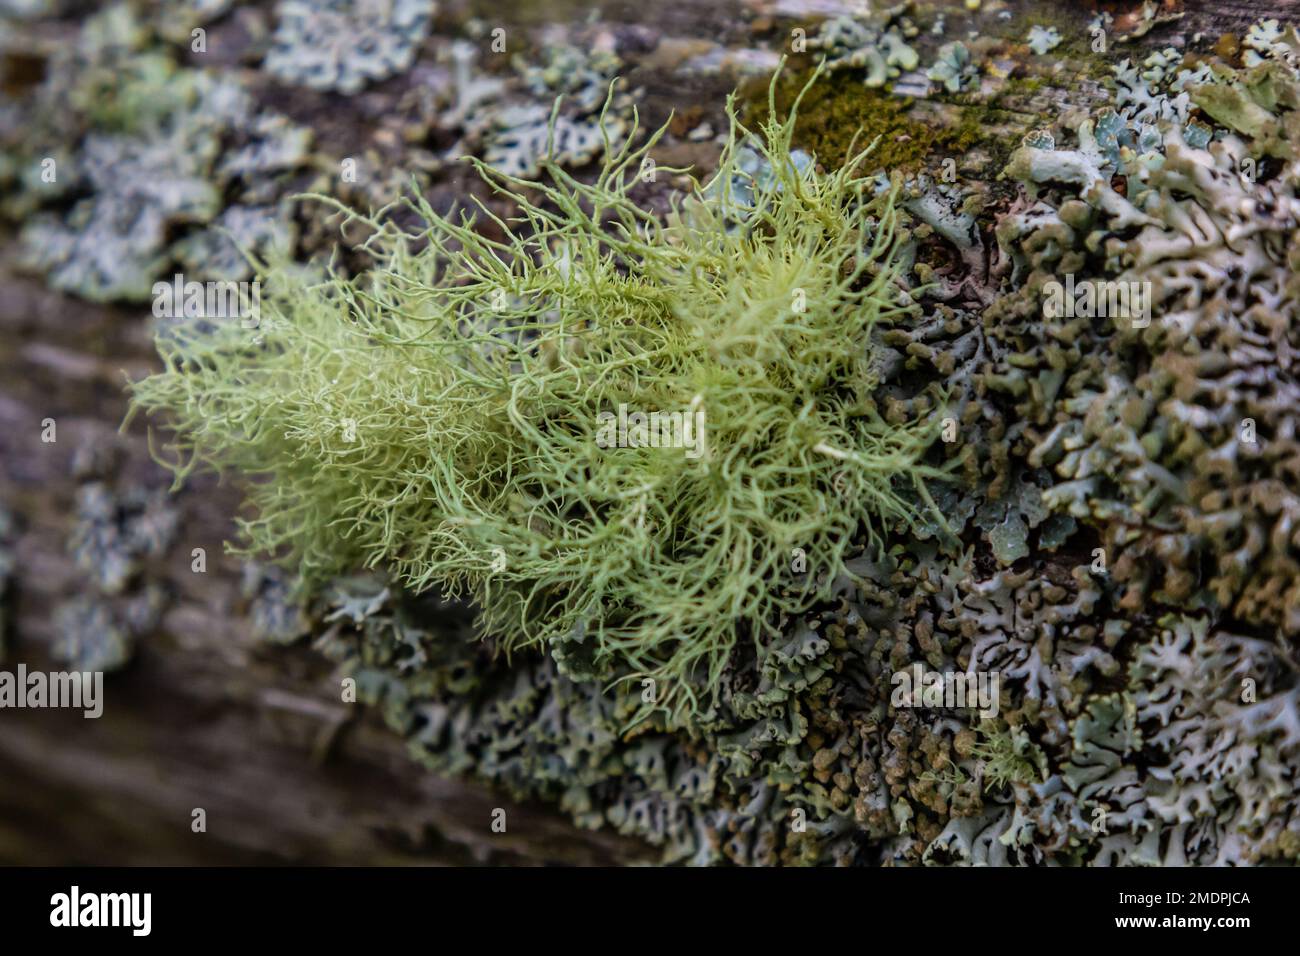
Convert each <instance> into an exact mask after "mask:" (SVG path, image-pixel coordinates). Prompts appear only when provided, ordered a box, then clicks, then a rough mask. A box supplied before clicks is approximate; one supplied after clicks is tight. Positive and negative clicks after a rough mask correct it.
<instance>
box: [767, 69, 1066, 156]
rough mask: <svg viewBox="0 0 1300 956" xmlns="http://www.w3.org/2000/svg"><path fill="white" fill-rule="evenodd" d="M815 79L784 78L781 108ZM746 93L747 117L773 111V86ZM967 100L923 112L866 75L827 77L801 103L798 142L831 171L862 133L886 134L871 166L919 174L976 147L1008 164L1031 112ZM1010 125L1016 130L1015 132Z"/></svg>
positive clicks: (1025, 89)
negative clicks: (769, 95) (769, 94)
mask: <svg viewBox="0 0 1300 956" xmlns="http://www.w3.org/2000/svg"><path fill="white" fill-rule="evenodd" d="M808 70H809V71H811V67H808ZM807 77H808V73H802V74H800V73H793V74H791V75H788V76H783V77H782V78H781V79H780V81H779V82H778V84H777V96H776V103H777V108H778V109H781V110H785V109H788V108H789V106H790V104H791V103H792V102H793V100H794V98H795V97H796V96H797V95H798V94H799V92H800V90H801V89H802V88H803V85H804V84H805V83H806V82H807ZM1042 85H1043V84H1042V81H1041V80H1038V79H1033V78H1026V79H1015V80H1012V81H1009V83H1008V88H1007V93H1016V94H1032V93H1033V92H1035V91H1037V90H1038V89H1040V88H1041V87H1042ZM741 98H742V102H744V104H745V106H744V114H743V115H744V116H745V117H748V118H750V119H754V118H756V117H761V116H762V115H763V114H764V112H765V111H766V109H767V99H766V88H765V87H760V85H758V84H755V85H754V86H751V87H747V88H745V89H744V90H743V91H742V93H741ZM960 100H961V102H949V103H943V104H937V108H936V109H934V110H932V111H931V110H926V111H922V110H921V109H920V108H919V107H918V105H917V103H916V101H914V100H912V99H911V98H909V97H901V96H895V95H892V94H890V93H889V92H887V91H886V90H883V89H870V88H868V87H865V86H863V84H862V81H861V77H860V76H855V75H854V74H852V73H849V72H841V73H833V74H831V75H829V76H826V77H825V78H823V79H820V80H819V81H818V82H817V83H816V84H815V85H814V86H813V87H811V88H810V89H809V90H808V92H807V94H806V95H805V96H804V97H803V99H802V100H801V101H800V104H799V113H798V118H797V120H796V123H795V131H794V142H795V145H797V146H798V147H800V148H801V149H806V150H808V151H809V152H811V153H813V154H814V155H816V157H817V160H818V162H819V163H821V164H822V165H823V166H825V167H826V168H831V169H833V168H836V167H837V166H839V165H840V164H842V163H843V162H844V161H845V158H846V155H847V153H848V150H849V149H850V147H851V146H852V144H853V143H854V142H855V137H856V142H857V144H858V145H859V146H860V145H861V144H863V143H870V142H871V141H872V140H874V139H876V137H879V138H880V140H879V142H878V143H877V145H876V148H875V149H874V150H873V151H872V153H871V158H870V163H871V165H872V166H874V167H876V168H878V169H883V170H885V171H887V172H891V173H892V172H894V171H900V172H905V173H906V172H915V171H917V170H920V169H921V168H923V167H924V166H926V165H927V164H928V163H933V162H934V161H935V160H942V159H947V158H949V157H952V158H958V161H959V163H960V162H961V160H960V157H963V156H966V155H968V154H971V153H972V152H975V151H981V152H983V153H985V154H987V155H988V156H989V157H990V158H991V161H992V163H997V164H998V166H997V168H999V169H1000V168H1001V165H1002V164H1004V163H1005V161H1006V159H1007V157H1009V156H1010V155H1011V152H1012V151H1013V150H1014V149H1015V148H1016V147H1017V146H1019V145H1020V138H1021V135H1022V134H1023V132H1024V130H1025V128H1027V125H1028V124H1027V123H1026V120H1025V118H1024V116H1023V114H1020V113H1018V112H1016V111H1013V110H1010V109H1005V108H1002V106H1001V105H1000V104H1001V103H1002V102H1003V100H1002V97H999V98H998V100H997V101H996V102H995V103H994V104H986V103H983V102H980V101H978V100H977V99H976V98H975V97H961V98H960ZM923 112H924V115H922V114H923ZM1008 126H1011V127H1013V129H1012V131H1011V132H1010V133H1008V132H1007V127H1008Z"/></svg>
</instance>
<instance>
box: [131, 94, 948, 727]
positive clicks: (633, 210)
mask: <svg viewBox="0 0 1300 956" xmlns="http://www.w3.org/2000/svg"><path fill="white" fill-rule="evenodd" d="M773 95H774V94H773ZM796 105H797V104H796ZM728 112H729V114H730V115H731V118H732V126H731V135H730V137H729V140H728V142H727V144H726V147H725V149H724V152H723V156H722V159H721V162H720V164H719V169H718V175H717V180H716V182H718V183H721V184H722V188H721V189H716V188H715V189H711V190H703V189H700V188H698V187H697V188H695V189H694V190H693V191H692V193H691V194H690V195H689V196H687V197H686V198H685V199H683V200H682V201H680V202H677V203H676V204H675V206H674V210H673V213H672V214H671V215H670V216H668V217H667V220H666V221H661V220H660V219H659V218H658V217H656V216H655V215H653V214H651V213H650V212H648V211H646V210H644V209H642V208H640V207H639V206H638V205H636V203H635V202H633V200H632V199H631V198H629V190H630V189H631V188H632V186H634V185H635V184H636V183H637V182H639V181H640V179H641V177H642V176H643V175H644V174H645V171H646V169H647V168H648V167H647V165H646V163H647V159H648V155H649V150H650V149H651V148H652V147H653V146H654V144H655V142H656V141H657V140H658V138H659V136H660V135H662V133H663V131H662V130H661V131H660V133H658V134H655V135H654V136H652V137H650V138H649V139H648V140H647V141H646V142H645V143H644V144H643V145H641V146H639V147H635V148H634V146H633V141H632V140H631V139H628V140H625V141H623V142H622V143H620V144H611V145H610V148H609V149H607V150H606V158H605V160H604V163H603V166H602V168H601V169H600V171H599V173H598V175H596V177H595V179H594V181H593V182H591V183H589V184H588V183H583V182H579V181H577V180H575V179H574V178H573V177H571V176H569V175H568V174H566V173H565V172H564V171H563V170H562V169H561V168H559V167H558V166H557V165H556V164H555V163H553V162H550V161H546V162H545V163H544V164H543V166H544V171H545V172H546V173H547V174H548V176H549V181H548V182H542V181H529V180H523V179H518V178H514V177H511V176H507V175H504V174H501V173H499V172H496V171H494V170H492V169H491V168H490V167H488V166H486V165H485V164H482V163H476V166H477V168H478V169H479V172H480V173H481V174H482V176H483V177H484V179H485V180H486V181H487V182H488V183H489V184H490V185H491V186H492V187H493V188H494V189H495V191H496V192H497V193H498V194H500V195H501V196H502V197H504V198H505V199H506V200H508V201H509V202H510V203H511V204H512V205H513V206H514V208H515V209H516V210H517V213H516V215H515V216H514V217H513V218H511V219H510V220H509V221H507V220H505V219H503V218H501V217H500V216H499V215H498V214H497V213H495V212H493V211H491V210H490V209H489V208H488V207H487V206H486V205H483V204H480V207H479V213H480V215H481V219H482V220H483V221H485V222H486V223H487V224H488V225H491V226H495V227H496V229H497V230H498V231H499V232H498V234H499V235H500V236H502V237H503V238H488V237H487V236H486V235H484V234H482V233H481V232H480V231H479V230H478V229H476V227H475V224H474V223H473V222H472V221H471V219H470V217H469V216H468V215H462V216H459V217H457V218H454V219H452V218H446V217H444V216H440V215H438V214H437V213H435V212H434V211H433V209H432V208H431V207H430V206H429V205H428V204H427V203H426V202H424V201H423V200H421V199H415V200H412V201H411V207H412V209H413V210H414V211H415V212H416V213H418V215H419V216H420V217H421V218H422V219H423V220H424V222H426V223H427V227H426V228H425V229H423V230H420V231H419V232H418V233H416V234H414V235H407V234H403V233H401V232H399V231H398V230H397V229H396V228H395V227H393V226H392V225H391V224H390V225H383V224H381V219H380V217H376V218H374V219H365V220H362V221H364V222H365V223H366V224H368V225H369V226H370V227H371V228H372V229H373V230H374V231H373V234H372V235H371V238H370V239H369V240H368V241H367V243H366V246H367V249H368V251H369V252H370V253H371V254H372V255H373V256H375V257H376V259H377V261H378V262H379V263H380V265H379V267H378V268H376V269H375V270H374V271H373V272H371V273H369V274H367V275H364V276H362V277H360V278H357V279H351V280H349V279H345V278H343V277H341V276H337V275H331V276H330V277H329V278H327V279H326V280H325V281H323V282H320V283H318V284H305V283H303V282H302V281H300V280H297V281H296V280H295V279H294V278H293V277H292V274H291V273H289V272H288V271H287V270H277V269H270V270H267V271H266V272H265V274H264V275H263V286H264V289H265V290H266V291H265V293H264V301H263V303H262V315H261V323H260V327H259V328H258V329H257V330H256V334H257V335H258V336H260V337H261V343H262V344H261V345H260V346H258V345H255V344H254V342H253V335H252V333H250V331H249V330H247V329H240V328H239V327H238V324H236V323H228V324H226V325H225V326H223V327H222V328H218V329H216V330H212V329H204V330H202V331H200V330H195V331H194V332H193V334H191V335H189V336H185V335H183V334H182V335H180V336H178V337H169V338H166V339H160V340H159V343H158V344H159V348H160V350H161V352H162V353H163V358H164V360H165V365H166V370H165V371H164V372H162V373H160V374H157V375H154V376H152V377H150V378H148V379H145V380H144V381H141V382H137V383H135V385H134V386H133V389H132V391H133V397H134V407H135V409H137V410H144V411H147V412H150V413H157V414H158V415H159V417H160V418H162V417H165V418H166V419H167V420H168V422H169V424H170V425H171V427H172V428H173V429H174V433H175V448H176V449H177V451H178V452H179V454H180V458H179V460H178V461H177V462H176V463H175V464H174V468H175V470H176V473H177V477H178V481H179V480H181V479H183V478H184V477H185V476H186V475H187V474H189V473H190V472H191V471H192V470H193V469H194V468H195V467H196V466H197V465H199V464H211V465H215V466H217V467H220V468H224V469H228V470H231V471H235V472H239V473H242V474H246V475H250V476H255V478H256V480H254V481H253V482H251V483H250V484H249V486H248V488H247V496H248V500H249V502H250V504H251V505H252V506H253V508H254V516H253V517H252V518H250V519H249V520H246V521H244V522H242V527H243V531H244V532H245V534H246V536H247V540H248V544H249V547H250V549H251V550H254V551H258V552H269V553H277V554H280V555H287V556H288V557H290V558H291V559H292V560H293V561H294V562H295V563H296V564H297V566H298V568H299V569H300V570H301V572H302V573H303V575H304V577H305V578H307V579H308V580H316V581H322V580H326V579H328V578H329V577H330V576H332V575H337V574H339V573H341V572H345V571H347V570H349V569H352V568H356V567H359V566H370V567H374V566H383V567H386V568H388V569H389V570H390V571H391V572H393V573H394V574H395V576H396V578H397V579H398V580H399V581H400V582H401V583H403V584H405V585H407V586H408V587H410V588H412V589H413V590H415V591H417V592H418V591H422V590H426V589H430V588H433V587H435V586H436V587H439V588H441V589H444V590H445V591H446V592H448V593H450V594H453V595H455V594H460V593H469V594H470V595H472V596H473V598H474V599H475V600H476V603H477V606H478V607H479V609H480V612H481V617H482V621H481V623H482V625H483V627H484V629H485V630H486V631H488V632H490V633H492V634H495V635H497V636H498V637H499V639H500V640H501V642H502V644H503V646H504V647H505V648H506V649H507V650H509V649H510V648H512V647H520V646H524V645H540V646H544V647H547V648H549V650H550V652H551V654H552V656H553V657H554V658H555V659H556V661H557V663H559V664H560V667H561V670H562V672H563V673H566V674H568V675H570V676H574V677H577V678H578V679H592V678H599V677H600V676H601V675H605V674H609V673H611V672H612V668H613V667H614V666H615V665H617V666H618V667H621V668H625V669H626V668H631V671H632V675H633V676H639V677H641V678H642V679H644V678H646V677H649V678H652V679H654V681H655V688H656V690H655V691H654V692H652V693H651V694H650V695H649V698H648V699H650V698H652V699H653V700H652V703H653V707H652V708H651V709H658V710H662V711H665V712H667V713H668V714H669V715H671V717H673V718H675V719H677V720H682V721H684V722H689V720H690V718H692V717H694V716H698V715H700V714H702V713H705V712H707V709H708V707H709V706H710V704H711V703H713V701H712V700H710V699H708V698H709V691H708V690H704V691H700V690H699V688H701V687H703V688H714V689H716V687H717V682H718V679H719V677H720V675H721V673H722V671H723V668H724V666H725V665H726V662H727V660H728V658H729V656H730V654H731V652H732V650H733V649H734V648H735V647H736V646H737V644H738V642H740V641H741V640H742V638H748V639H750V640H753V641H757V640H759V639H760V638H761V637H762V636H763V635H765V634H767V633H768V630H769V629H770V628H771V627H772V625H773V622H774V621H775V620H776V618H777V617H778V616H779V615H780V614H781V613H800V612H802V611H804V610H805V609H806V608H808V607H809V606H811V605H812V604H813V603H814V602H816V601H817V600H822V599H825V598H827V597H828V596H829V593H830V589H831V587H832V584H833V581H834V580H835V579H836V577H837V576H838V575H841V574H842V573H844V555H845V552H846V549H847V548H848V547H849V544H850V541H851V540H852V539H853V538H854V536H855V535H856V534H858V533H859V532H860V531H863V532H864V533H865V535H866V539H867V540H868V541H870V542H871V543H872V544H873V545H874V546H875V547H877V548H879V547H881V545H882V542H883V533H884V529H885V527H886V526H887V525H892V524H894V523H896V522H900V521H901V522H903V523H905V524H906V523H908V522H910V521H912V520H913V519H914V518H915V517H916V508H917V505H916V504H915V502H916V501H918V500H922V501H924V500H927V499H928V497H929V495H928V492H927V491H926V488H925V485H924V481H925V479H926V478H927V477H932V476H934V475H936V474H937V473H936V472H935V471H934V470H933V469H931V468H930V467H928V466H927V465H925V464H924V463H923V462H922V456H923V455H924V453H925V452H926V449H927V448H928V446H929V444H930V441H931V438H932V437H933V435H932V430H933V428H934V427H937V423H935V422H930V421H928V420H927V421H921V420H916V421H913V422H910V423H904V424H901V425H897V424H889V423H886V422H885V421H884V420H883V419H882V418H881V417H880V415H879V414H878V413H877V410H876V406H875V401H874V399H873V391H874V389H875V386H876V384H877V381H878V378H877V371H876V368H875V366H874V364H873V361H872V355H873V346H872V330H873V328H874V327H875V325H876V323H877V322H878V321H890V320H892V319H893V318H895V317H897V316H900V315H904V314H907V313H908V312H910V311H911V309H912V308H913V304H912V300H911V298H910V296H909V295H908V294H907V293H905V292H902V291H900V290H901V288H902V287H901V285H900V283H899V276H900V273H899V265H898V260H897V259H896V249H897V238H896V230H895V224H896V219H897V212H896V211H895V208H894V205H893V198H894V194H893V192H891V191H886V192H884V193H883V194H880V193H878V191H877V189H876V188H875V185H874V180H873V179H872V178H871V177H869V176H866V175H862V174H861V172H860V171H861V170H862V169H863V167H864V162H865V159H866V154H867V150H861V151H858V152H856V153H855V154H854V155H853V157H852V159H851V161H850V162H849V163H847V164H846V165H844V166H843V167H841V168H839V169H838V171H836V172H833V173H822V172H818V171H816V170H815V169H813V168H810V166H809V165H808V164H806V163H804V164H797V163H795V162H793V161H792V160H791V159H790V153H791V149H790V142H791V138H792V135H793V131H794V124H795V120H794V113H793V112H792V113H791V115H789V116H788V117H786V118H785V119H781V120H778V119H777V118H776V116H777V113H776V110H775V106H774V105H773V107H772V116H771V117H770V118H769V121H768V122H767V123H766V124H765V125H764V126H763V129H762V136H761V137H751V136H750V134H748V132H747V131H746V130H745V128H744V127H743V126H741V125H740V124H739V123H738V122H737V121H736V119H735V114H734V110H732V109H731V107H730V105H729V110H728ZM745 141H748V142H750V143H752V144H755V145H754V147H753V148H757V149H759V150H760V152H761V153H762V155H763V158H764V160H765V161H766V164H767V165H768V167H770V175H766V176H764V177H763V178H762V180H761V181H756V182H755V184H754V187H753V191H752V197H751V204H750V205H748V206H747V207H745V208H744V209H742V207H741V206H740V204H738V203H734V202H732V201H731V198H730V196H729V193H730V187H729V183H730V181H731V178H732V176H733V175H734V174H736V173H737V169H736V166H737V160H738V155H739V153H740V151H741V150H740V147H741V145H742V144H743V143H744V142H745ZM659 172H660V174H663V173H665V172H667V171H664V170H661V171H659ZM673 172H678V171H673ZM530 197H536V198H530ZM742 213H743V214H742ZM359 218H360V217H358V219H359ZM655 413H657V414H655ZM652 415H653V417H651V416H652ZM641 416H645V418H646V419H649V428H648V430H647V428H646V425H645V424H644V420H643V419H641ZM639 420H641V423H639ZM623 423H626V424H627V426H628V427H627V428H626V432H624V430H623V429H622V428H621V427H620V428H618V429H616V428H615V425H616V424H620V425H621V424H623ZM616 432H617V434H616ZM610 445H616V446H617V447H609V446H610ZM665 446H676V447H665Z"/></svg>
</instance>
